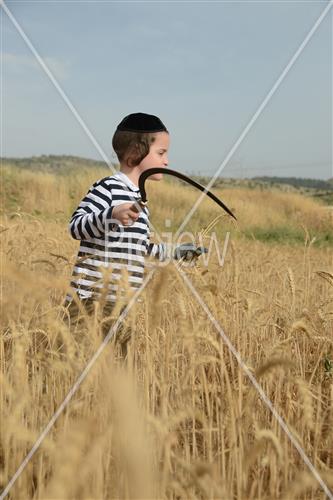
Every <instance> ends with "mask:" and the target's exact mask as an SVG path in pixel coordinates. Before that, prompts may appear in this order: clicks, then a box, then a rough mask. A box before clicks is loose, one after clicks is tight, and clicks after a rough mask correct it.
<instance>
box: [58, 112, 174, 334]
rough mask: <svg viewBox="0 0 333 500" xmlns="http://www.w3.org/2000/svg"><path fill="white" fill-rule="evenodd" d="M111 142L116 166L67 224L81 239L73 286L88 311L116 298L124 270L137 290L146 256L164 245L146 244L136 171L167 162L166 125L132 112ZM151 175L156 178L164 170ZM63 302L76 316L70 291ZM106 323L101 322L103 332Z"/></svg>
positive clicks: (108, 308) (144, 214) (107, 309)
mask: <svg viewBox="0 0 333 500" xmlns="http://www.w3.org/2000/svg"><path fill="white" fill-rule="evenodd" d="M112 146H113V149H114V150H115V152H116V154H117V156H118V159H119V162H120V171H119V172H118V173H116V174H114V175H111V176H108V177H104V178H103V179H100V180H98V181H97V182H95V183H94V184H93V186H92V187H91V188H90V189H89V191H88V193H87V194H86V196H85V197H84V198H83V200H82V201H81V203H80V204H79V206H78V208H77V209H76V210H75V212H74V213H73V215H72V218H71V220H70V224H69V230H70V234H71V235H72V237H73V238H75V239H77V240H80V248H79V252H78V258H77V261H76V264H75V266H74V269H73V274H72V281H71V286H72V289H73V290H74V293H75V294H76V295H77V298H78V299H80V303H81V304H82V305H83V306H84V308H85V309H86V310H87V312H88V313H89V314H91V313H93V310H94V303H95V301H100V302H103V307H104V309H103V313H102V316H103V317H105V316H109V315H110V313H111V311H112V308H113V306H114V303H115V302H116V299H117V291H118V292H119V283H120V280H121V276H122V272H123V271H124V270H125V271H126V273H128V284H129V286H130V287H131V288H132V289H133V290H135V289H137V288H139V287H140V286H141V284H142V282H143V276H144V260H145V255H147V254H148V255H152V256H155V257H157V258H159V259H161V260H163V259H164V256H163V253H164V252H165V251H166V247H165V246H164V245H163V244H152V243H150V241H149V220H148V216H149V212H148V209H147V208H146V207H144V208H141V207H140V206H139V205H138V203H136V201H137V200H138V199H139V198H140V192H139V189H138V179H139V176H140V174H141V173H142V172H143V171H145V170H147V169H149V168H152V167H166V166H167V165H168V149H169V132H168V130H167V129H166V127H165V125H164V124H163V123H162V121H161V120H160V119H159V118H158V117H156V116H154V115H148V114H145V113H134V114H131V115H128V116H126V117H125V118H124V119H123V120H122V121H121V123H120V124H119V125H118V127H117V129H116V132H115V134H114V136H113V139H112ZM149 179H152V180H155V181H159V180H161V179H162V174H155V175H153V176H151V177H150V178H149ZM66 305H67V307H68V312H69V315H70V317H71V318H72V319H75V318H76V317H77V315H78V313H79V308H78V306H77V304H76V303H75V301H74V300H73V296H72V295H67V297H66ZM109 326H110V325H109V324H108V323H105V325H104V328H103V333H104V334H106V333H107V331H108V329H109Z"/></svg>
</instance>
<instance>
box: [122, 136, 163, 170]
mask: <svg viewBox="0 0 333 500" xmlns="http://www.w3.org/2000/svg"><path fill="white" fill-rule="evenodd" d="M155 138H156V137H155V134H154V133H151V132H128V131H123V130H116V132H115V133H114V135H113V138H112V147H113V149H114V150H115V152H116V154H117V156H118V160H119V161H120V162H126V165H127V166H128V167H136V166H137V165H139V163H141V161H142V160H143V159H144V158H145V157H146V156H147V155H148V153H149V150H150V146H151V144H152V143H153V142H154V141H155Z"/></svg>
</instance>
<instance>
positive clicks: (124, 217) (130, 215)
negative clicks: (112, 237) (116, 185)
mask: <svg viewBox="0 0 333 500" xmlns="http://www.w3.org/2000/svg"><path fill="white" fill-rule="evenodd" d="M139 215H140V212H139V211H138V208H137V205H136V204H135V203H132V202H131V203H121V204H120V205H117V206H116V207H113V209H112V218H113V219H116V220H117V221H119V222H120V224H121V225H122V226H131V225H132V224H134V222H136V221H137V220H138V218H139Z"/></svg>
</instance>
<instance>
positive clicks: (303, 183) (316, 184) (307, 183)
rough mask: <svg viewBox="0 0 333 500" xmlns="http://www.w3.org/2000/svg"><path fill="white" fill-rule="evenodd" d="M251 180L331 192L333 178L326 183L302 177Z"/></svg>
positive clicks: (264, 177) (256, 178) (332, 189)
mask: <svg viewBox="0 0 333 500" xmlns="http://www.w3.org/2000/svg"><path fill="white" fill-rule="evenodd" d="M252 180H255V181H262V182H268V183H271V184H288V185H289V186H294V187H296V188H300V187H302V188H313V189H327V190H328V191H333V178H332V179H329V180H327V181H324V180H321V179H307V178H302V177H267V176H263V177H252Z"/></svg>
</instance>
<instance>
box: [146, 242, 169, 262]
mask: <svg viewBox="0 0 333 500" xmlns="http://www.w3.org/2000/svg"><path fill="white" fill-rule="evenodd" d="M147 253H148V255H150V256H151V257H155V258H156V259H158V260H159V261H160V262H163V261H165V260H167V259H168V258H170V256H171V253H172V246H171V245H168V244H166V243H149V245H148V249H147Z"/></svg>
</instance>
